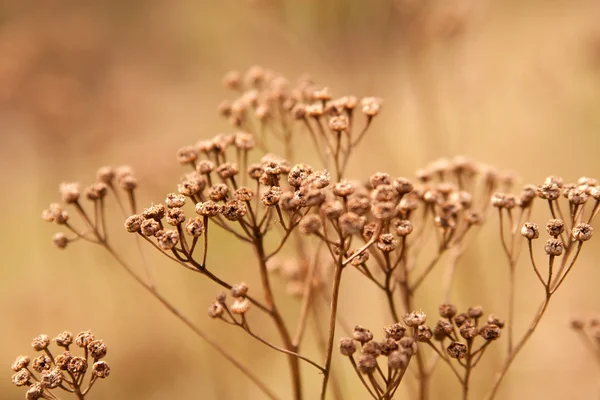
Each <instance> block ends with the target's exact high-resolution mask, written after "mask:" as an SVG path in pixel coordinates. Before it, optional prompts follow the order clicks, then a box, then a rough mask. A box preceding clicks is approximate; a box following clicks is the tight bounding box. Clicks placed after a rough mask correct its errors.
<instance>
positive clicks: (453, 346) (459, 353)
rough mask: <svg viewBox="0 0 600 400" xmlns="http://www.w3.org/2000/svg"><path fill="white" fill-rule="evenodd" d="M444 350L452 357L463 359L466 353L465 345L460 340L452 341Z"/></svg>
mask: <svg viewBox="0 0 600 400" xmlns="http://www.w3.org/2000/svg"><path fill="white" fill-rule="evenodd" d="M446 352H447V353H448V355H449V356H450V357H452V358H457V359H463V358H465V357H466V355H467V346H466V345H465V344H462V343H460V342H452V343H450V345H449V346H448V348H447V349H446Z"/></svg>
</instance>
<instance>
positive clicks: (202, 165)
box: [196, 160, 215, 175]
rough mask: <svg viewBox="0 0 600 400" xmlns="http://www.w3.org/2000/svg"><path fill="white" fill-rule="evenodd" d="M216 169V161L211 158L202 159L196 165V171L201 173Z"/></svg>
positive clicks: (208, 172) (205, 173)
mask: <svg viewBox="0 0 600 400" xmlns="http://www.w3.org/2000/svg"><path fill="white" fill-rule="evenodd" d="M214 170H215V163H214V162H212V161H210V160H200V161H198V164H197V165H196V171H197V172H198V173H199V174H200V175H207V174H210V173H211V172H212V171H214Z"/></svg>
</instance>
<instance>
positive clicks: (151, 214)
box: [142, 204, 165, 221]
mask: <svg viewBox="0 0 600 400" xmlns="http://www.w3.org/2000/svg"><path fill="white" fill-rule="evenodd" d="M164 216H165V206H164V205H162V204H154V205H152V206H150V207H148V208H146V209H145V210H144V211H143V212H142V217H144V218H145V219H153V220H156V221H160V220H161V219H163V218H164Z"/></svg>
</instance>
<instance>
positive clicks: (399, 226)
mask: <svg viewBox="0 0 600 400" xmlns="http://www.w3.org/2000/svg"><path fill="white" fill-rule="evenodd" d="M394 227H395V228H396V234H397V235H398V236H400V237H404V236H408V235H410V234H411V233H412V231H413V226H412V224H411V223H410V221H409V220H407V219H401V220H396V221H394Z"/></svg>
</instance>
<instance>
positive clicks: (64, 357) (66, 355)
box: [54, 351, 73, 371]
mask: <svg viewBox="0 0 600 400" xmlns="http://www.w3.org/2000/svg"><path fill="white" fill-rule="evenodd" d="M72 358H73V355H72V354H71V353H70V352H69V351H65V352H62V353H60V354H59V355H57V356H56V357H55V358H54V363H55V364H56V366H57V367H58V368H60V369H61V370H63V371H66V370H67V369H68V368H69V363H70V362H71V359H72Z"/></svg>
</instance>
